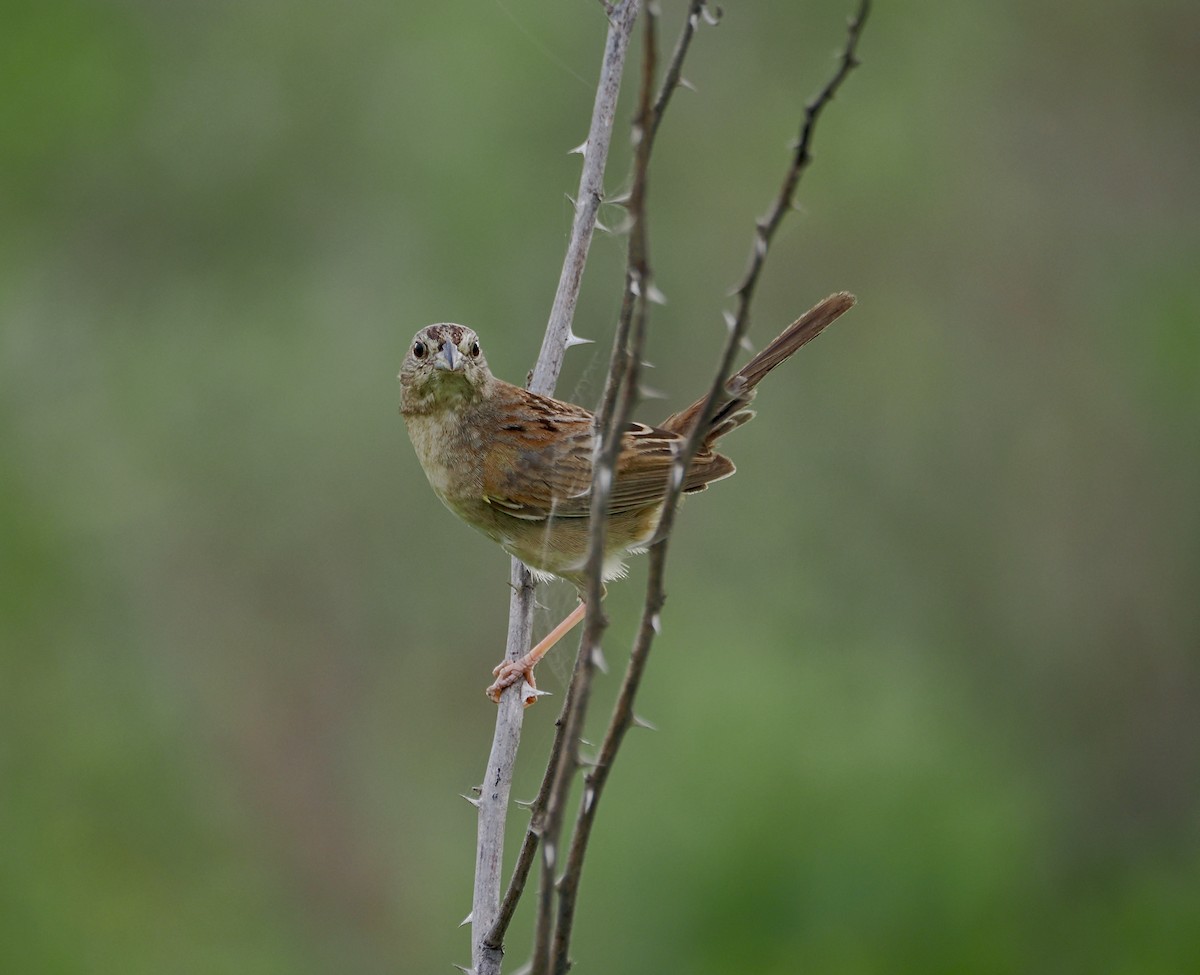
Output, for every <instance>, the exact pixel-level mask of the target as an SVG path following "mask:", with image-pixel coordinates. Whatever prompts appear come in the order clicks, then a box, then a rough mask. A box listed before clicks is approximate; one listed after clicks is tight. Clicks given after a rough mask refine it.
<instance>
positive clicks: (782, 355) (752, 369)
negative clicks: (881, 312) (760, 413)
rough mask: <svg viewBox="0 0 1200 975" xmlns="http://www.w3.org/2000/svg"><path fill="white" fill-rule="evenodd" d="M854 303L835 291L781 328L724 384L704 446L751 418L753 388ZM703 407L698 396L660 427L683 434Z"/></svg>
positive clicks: (701, 399)
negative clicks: (722, 395)
mask: <svg viewBox="0 0 1200 975" xmlns="http://www.w3.org/2000/svg"><path fill="white" fill-rule="evenodd" d="M854 300H855V299H854V295H852V294H850V293H849V292H848V291H839V292H837V294H832V295H830V296H829V297H828V298H826V299H824V300H823V301H819V302H817V304H815V305H814V306H813V307H812V308H810V309H809V310H808V311H806V312H805V313H804V314H803V315H801V316H800V317H799V318H798V319H796V321H794V322H792V324H791V325H789V326H788V327H787V328H785V329H784V330H783V332H782V333H781V334H780V335H779V337H778V338H776V339H775V340H774V341H773V342H771V343H770V344H769V345H768V346H767V347H766V348H764V349H763V350H762V351H761V352H759V353H758V354H757V355H755V356H754V358H752V359H751V360H750V361H749V362H747V363H746V364H745V365H744V366H742V368H741V369H739V370H738V371H737V372H735V373H734V374H733V375H732V376H731V377H730V378H729V381H728V382H727V383H726V384H725V392H726V394H727V395H726V397H725V398H724V399H723V400H722V401H721V402H720V403H719V405H718V407H717V411H716V413H715V414H714V415H713V418H712V421H711V423H710V424H709V429H708V433H707V434H706V435H705V437H704V446H706V447H709V446H711V445H712V444H714V443H715V442H716V441H717V440H719V439H720V438H721V437H723V436H725V434H727V433H728V432H729V431H730V430H733V429H735V428H737V427H740V426H741V425H742V424H743V423H745V422H746V421H747V420H749V419H751V418H752V417H753V416H754V411H753V410H751V409H749V408H748V407H749V405H750V401H751V400H752V399H754V387H755V386H757V385H758V384H759V383H760V382H761V381H762V379H763V377H764V376H766V374H767V373H769V372H770V371H771V370H772V369H774V368H775V367H776V366H777V365H779V364H780V363H781V362H785V361H786V360H787V359H789V358H791V356H792V355H793V354H794V353H795V352H796V351H797V350H798V349H799V348H800V347H801V346H802V345H806V344H807V343H809V342H811V341H812V340H813V339H815V338H816V337H817V336H818V335H820V334H821V332H822V331H824V329H825V327H826V326H827V325H831V324H832V323H833V322H834V321H835V320H836V319H837V318H838V317H839V316H841V315H842V314H844V313H845V312H847V311H849V310H850V308H851V307H853V305H854ZM703 408H704V398H703V397H702V398H700V399H699V400H697V401H696V402H695V403H693V404H692V405H691V406H689V407H688V408H687V409H686V410H682V411H680V412H679V413H676V414H674V415H673V416H671V417H669V418H668V419H667V420H666V422H664V423H663V424H661V426H663V427H664V428H665V429H667V430H675V431H678V432H680V433H683V432H686V431H688V430H690V429H691V427H692V424H694V423H695V422H696V420H697V418H698V417H699V415H700V412H701V410H702V409H703Z"/></svg>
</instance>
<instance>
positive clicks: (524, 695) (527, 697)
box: [521, 680, 550, 707]
mask: <svg viewBox="0 0 1200 975" xmlns="http://www.w3.org/2000/svg"><path fill="white" fill-rule="evenodd" d="M549 694H550V692H549V691H543V690H542V689H541V688H540V687H534V686H533V685H532V684H530V683H529V681H527V680H523V681H521V700H522V701H524V702H525V706H526V707H529V705H531V704H532V703H533V702H534V701H536V700H537V699H538V698H539V697H547V696H548V695H549Z"/></svg>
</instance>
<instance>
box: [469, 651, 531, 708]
mask: <svg viewBox="0 0 1200 975" xmlns="http://www.w3.org/2000/svg"><path fill="white" fill-rule="evenodd" d="M492 674H493V675H494V676H495V678H496V679H495V680H494V681H492V684H491V686H490V687H488V689H487V690H486V691H484V693H485V694H486V695H487V696H488V697H490V698H491V699H492V703H493V704H499V703H500V695H501V694H503V693H504V692H505V690H507V689H508V688H509V687H511V686H512V685H513V684H515V683H517V681H522V682H523V683H522V687H521V696H522V699H523V701H524V704H525V707H529V706H530V705H531V704H533V703H534V702H535V701H536V700H537V699H538V698H539V697H541V696H542V694H544V693H545V692H544V691H539V690H538V689H537V681H536V680H534V677H533V665H532V664H530V663H528V662H527V661H525V660H524V658H522V659H521V660H506V661H504V662H503V663H502V664H498V665H497V666H496V667H494V668H493V669H492Z"/></svg>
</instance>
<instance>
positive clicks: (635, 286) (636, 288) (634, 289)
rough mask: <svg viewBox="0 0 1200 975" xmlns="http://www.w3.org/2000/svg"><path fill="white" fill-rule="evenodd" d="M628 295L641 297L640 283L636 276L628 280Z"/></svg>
mask: <svg viewBox="0 0 1200 975" xmlns="http://www.w3.org/2000/svg"><path fill="white" fill-rule="evenodd" d="M629 293H630V294H631V295H633V296H634V297H635V298H640V297H641V296H642V282H641V281H639V280H638V279H637V276H636V275H635V276H633V277H631V278H630V279H629Z"/></svg>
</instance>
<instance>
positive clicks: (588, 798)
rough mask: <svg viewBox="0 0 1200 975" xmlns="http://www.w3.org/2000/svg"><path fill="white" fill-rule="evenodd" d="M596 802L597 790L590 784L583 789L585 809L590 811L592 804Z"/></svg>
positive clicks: (586, 811) (587, 811)
mask: <svg viewBox="0 0 1200 975" xmlns="http://www.w3.org/2000/svg"><path fill="white" fill-rule="evenodd" d="M595 804H596V790H595V788H594V787H593V786H588V787H587V788H586V789H584V790H583V811H584V812H585V813H590V812H591V811H592V806H594V805H595Z"/></svg>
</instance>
